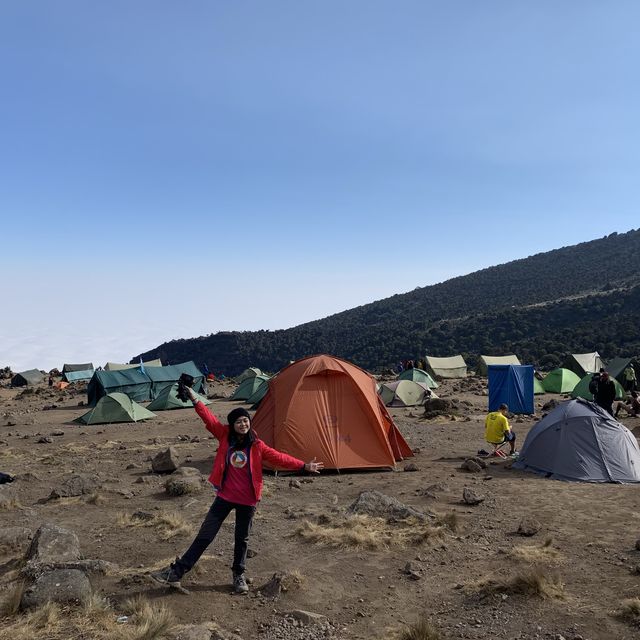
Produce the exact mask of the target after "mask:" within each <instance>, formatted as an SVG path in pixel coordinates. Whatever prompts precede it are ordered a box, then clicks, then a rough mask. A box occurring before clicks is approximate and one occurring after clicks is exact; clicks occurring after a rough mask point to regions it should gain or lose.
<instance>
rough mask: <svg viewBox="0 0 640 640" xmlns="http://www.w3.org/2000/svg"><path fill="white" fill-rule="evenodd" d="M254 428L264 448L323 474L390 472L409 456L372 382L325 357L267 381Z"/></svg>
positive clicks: (297, 364) (300, 362) (305, 361)
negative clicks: (320, 467) (320, 465)
mask: <svg viewBox="0 0 640 640" xmlns="http://www.w3.org/2000/svg"><path fill="white" fill-rule="evenodd" d="M252 426H253V428H254V429H255V431H256V432H257V434H258V435H259V436H260V438H261V439H262V440H264V442H265V443H266V444H268V445H269V446H271V447H275V448H276V449H279V450H280V451H284V452H285V453H288V454H289V455H292V456H295V457H297V458H300V459H302V460H311V459H313V458H314V457H315V458H317V459H318V460H321V461H322V462H324V464H325V468H327V469H365V468H380V467H393V466H395V463H396V461H397V460H402V459H403V458H408V457H410V456H412V455H413V453H412V451H411V449H410V448H409V445H408V444H407V443H406V441H405V439H404V438H403V437H402V434H401V433H400V431H398V428H397V427H396V425H395V424H394V423H393V420H392V419H391V416H390V415H389V413H388V412H387V410H386V408H385V406H384V404H383V403H382V400H380V397H379V396H378V394H377V392H376V383H375V380H374V379H373V378H372V377H371V376H370V375H369V374H368V373H367V372H366V371H363V370H362V369H360V368H359V367H356V366H355V365H353V364H351V363H350V362H347V361H345V360H340V359H339V358H334V357H333V356H328V355H319V356H312V357H309V358H304V359H303V360H298V361H297V362H294V363H293V364H290V365H289V366H287V367H285V368H284V369H282V371H280V372H279V373H278V375H277V376H276V377H274V378H272V379H271V381H270V383H269V390H268V391H267V394H266V395H265V397H264V398H263V400H262V402H261V403H260V407H259V409H258V411H257V412H256V415H255V417H254V418H253V421H252Z"/></svg>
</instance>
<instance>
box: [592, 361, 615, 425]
mask: <svg viewBox="0 0 640 640" xmlns="http://www.w3.org/2000/svg"><path fill="white" fill-rule="evenodd" d="M592 382H593V380H592ZM589 389H591V384H589ZM615 399H616V385H615V384H614V383H613V380H612V379H611V377H610V376H609V374H608V373H607V372H606V371H603V372H602V373H601V374H600V379H599V380H598V383H597V386H596V392H595V393H594V394H593V400H594V402H595V403H596V404H597V405H599V406H601V407H602V408H603V409H604V410H605V411H607V412H608V413H610V414H611V415H613V401H614V400H615Z"/></svg>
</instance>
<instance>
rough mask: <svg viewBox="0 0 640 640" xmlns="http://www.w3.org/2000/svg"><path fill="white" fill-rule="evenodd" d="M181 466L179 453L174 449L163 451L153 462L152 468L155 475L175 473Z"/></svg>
mask: <svg viewBox="0 0 640 640" xmlns="http://www.w3.org/2000/svg"><path fill="white" fill-rule="evenodd" d="M179 465H180V459H179V457H178V452H177V451H176V450H175V449H174V448H173V447H169V448H168V449H165V450H164V451H161V452H160V453H158V454H157V455H156V456H155V457H154V458H153V460H151V468H152V469H153V471H154V472H155V473H173V472H174V471H175V470H176V469H177V468H178V466H179Z"/></svg>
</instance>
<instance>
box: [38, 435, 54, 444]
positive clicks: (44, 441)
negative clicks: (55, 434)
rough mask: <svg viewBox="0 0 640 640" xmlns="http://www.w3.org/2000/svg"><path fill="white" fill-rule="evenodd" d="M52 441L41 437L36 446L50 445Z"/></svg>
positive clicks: (46, 437) (47, 437)
mask: <svg viewBox="0 0 640 640" xmlns="http://www.w3.org/2000/svg"><path fill="white" fill-rule="evenodd" d="M52 442H53V440H52V439H51V438H50V437H49V436H42V438H39V439H38V444H51V443H52Z"/></svg>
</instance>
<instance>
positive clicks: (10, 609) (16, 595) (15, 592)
mask: <svg viewBox="0 0 640 640" xmlns="http://www.w3.org/2000/svg"><path fill="white" fill-rule="evenodd" d="M25 587H26V585H25V582H24V581H23V580H21V581H20V582H17V583H16V584H15V585H14V586H13V588H11V589H9V593H8V594H7V595H6V596H5V597H4V598H3V600H2V602H0V618H4V617H11V616H14V615H15V614H16V613H18V609H20V601H21V600H22V594H23V593H24V590H25Z"/></svg>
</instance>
